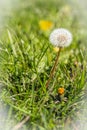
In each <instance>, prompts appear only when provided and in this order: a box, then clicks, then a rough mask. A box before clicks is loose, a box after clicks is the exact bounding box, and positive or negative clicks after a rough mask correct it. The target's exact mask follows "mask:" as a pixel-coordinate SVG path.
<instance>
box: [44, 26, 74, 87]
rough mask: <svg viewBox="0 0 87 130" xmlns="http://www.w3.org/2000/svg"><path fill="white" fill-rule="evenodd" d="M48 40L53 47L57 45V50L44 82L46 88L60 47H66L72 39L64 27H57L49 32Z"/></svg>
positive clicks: (55, 64)
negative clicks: (47, 77)
mask: <svg viewBox="0 0 87 130" xmlns="http://www.w3.org/2000/svg"><path fill="white" fill-rule="evenodd" d="M49 39H50V42H51V43H52V45H54V46H55V47H59V50H58V52H57V57H56V59H55V63H54V65H53V67H52V69H51V71H50V75H49V79H48V81H47V83H46V88H48V86H49V83H50V81H51V78H52V77H53V75H54V72H55V70H56V67H57V64H58V59H59V56H60V52H61V48H63V47H67V46H69V45H70V44H71V41H72V34H71V33H70V32H69V31H68V30H67V29H64V28H59V29H55V30H54V31H53V32H52V33H51V34H50V38H49Z"/></svg>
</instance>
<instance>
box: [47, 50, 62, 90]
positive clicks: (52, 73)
mask: <svg viewBox="0 0 87 130" xmlns="http://www.w3.org/2000/svg"><path fill="white" fill-rule="evenodd" d="M60 51H61V48H59V51H58V53H57V57H56V60H55V63H54V65H53V67H52V69H51V72H50V76H49V79H48V81H47V83H46V88H48V86H49V83H50V80H51V78H52V77H53V75H54V72H55V70H56V66H57V64H58V59H59V55H60Z"/></svg>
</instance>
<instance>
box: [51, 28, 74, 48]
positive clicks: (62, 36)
mask: <svg viewBox="0 0 87 130" xmlns="http://www.w3.org/2000/svg"><path fill="white" fill-rule="evenodd" d="M50 42H51V44H52V45H54V46H56V47H67V46H69V45H70V44H71V42H72V34H71V33H70V32H69V31H68V30H67V29H63V28H59V29H55V30H54V31H53V32H52V33H51V35H50Z"/></svg>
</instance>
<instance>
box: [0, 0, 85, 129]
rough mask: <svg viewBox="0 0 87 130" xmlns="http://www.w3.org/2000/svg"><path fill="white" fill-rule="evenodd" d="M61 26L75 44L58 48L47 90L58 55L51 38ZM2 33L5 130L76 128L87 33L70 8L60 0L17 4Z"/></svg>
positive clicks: (0, 79) (0, 55)
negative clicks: (59, 50) (53, 32)
mask: <svg viewBox="0 0 87 130" xmlns="http://www.w3.org/2000/svg"><path fill="white" fill-rule="evenodd" d="M61 27H62V28H66V29H68V30H70V32H71V33H72V35H73V41H72V44H71V45H70V46H69V47H67V48H64V49H62V51H61V53H60V57H59V63H58V66H57V70H56V73H55V75H54V77H53V78H52V79H51V82H50V84H49V87H48V89H47V88H46V82H47V80H48V78H49V74H50V70H51V68H52V66H53V64H54V61H55V57H56V55H57V49H56V48H54V47H53V46H52V45H51V44H50V42H49V35H50V33H51V32H52V30H53V29H55V28H61ZM0 32H1V36H0V84H1V86H2V90H0V91H1V95H0V98H1V101H2V102H4V106H5V107H7V109H8V116H7V117H8V118H7V119H6V121H7V122H9V120H10V123H9V125H6V130H9V129H10V130H12V126H16V124H17V123H18V122H21V123H22V125H21V124H20V123H19V124H18V125H17V126H16V127H19V129H20V130H71V129H73V130H77V129H78V126H77V125H76V124H75V122H76V118H77V117H78V116H79V115H80V114H81V113H80V112H79V110H80V109H81V108H82V106H84V104H85V101H84V98H85V97H86V87H85V86H86V85H85V83H86V32H85V29H84V27H83V25H82V23H81V22H80V21H79V16H78V15H77V13H75V12H74V11H73V7H72V6H71V5H69V4H67V3H66V2H65V1H64V0H63V1H62V2H61V1H55V0H48V1H46V0H44V1H41V0H37V1H34V0H32V2H29V1H28V0H26V1H23V0H21V3H20V8H17V10H16V11H14V12H12V14H11V16H9V17H8V18H7V23H6V24H5V26H4V29H3V30H0ZM59 88H63V89H64V92H63V93H60V92H59ZM26 117H27V119H26ZM25 119H26V120H27V121H25ZM13 120H15V123H14V121H13ZM23 121H25V123H23ZM12 124H13V125H12ZM23 124H24V125H23ZM16 127H14V130H16V129H18V128H16Z"/></svg>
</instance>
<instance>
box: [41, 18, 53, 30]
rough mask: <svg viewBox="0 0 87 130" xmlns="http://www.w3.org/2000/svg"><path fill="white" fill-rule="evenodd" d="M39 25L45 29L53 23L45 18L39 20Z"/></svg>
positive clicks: (49, 27)
mask: <svg viewBox="0 0 87 130" xmlns="http://www.w3.org/2000/svg"><path fill="white" fill-rule="evenodd" d="M39 26H40V29H41V30H43V31H46V30H49V29H51V28H52V26H53V23H52V22H51V21H47V20H40V22H39Z"/></svg>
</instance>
